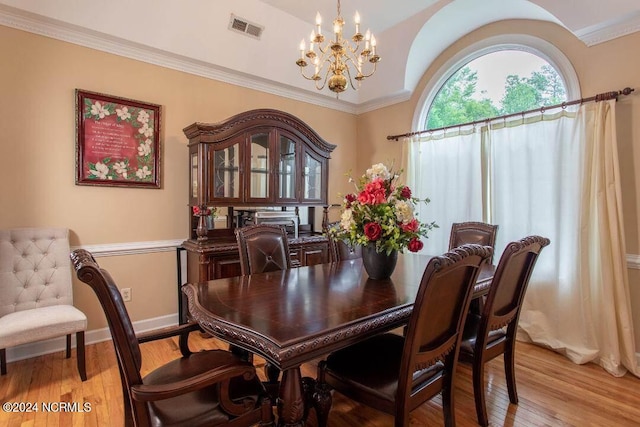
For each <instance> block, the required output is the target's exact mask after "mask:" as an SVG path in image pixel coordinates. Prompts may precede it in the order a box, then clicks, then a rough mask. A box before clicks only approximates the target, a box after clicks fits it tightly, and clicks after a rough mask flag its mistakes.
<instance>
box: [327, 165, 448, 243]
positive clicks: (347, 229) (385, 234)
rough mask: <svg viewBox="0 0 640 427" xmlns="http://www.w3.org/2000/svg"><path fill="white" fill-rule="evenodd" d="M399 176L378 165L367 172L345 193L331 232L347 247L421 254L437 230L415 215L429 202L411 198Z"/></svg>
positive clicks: (351, 179)
mask: <svg viewBox="0 0 640 427" xmlns="http://www.w3.org/2000/svg"><path fill="white" fill-rule="evenodd" d="M399 178H400V173H397V174H396V173H394V172H392V171H390V170H389V169H388V168H387V167H386V166H385V165H384V164H382V163H378V164H375V165H373V166H371V168H369V169H367V171H366V173H365V174H364V175H363V176H362V177H361V178H360V179H359V180H358V181H357V182H356V181H355V180H354V179H353V178H352V177H351V176H349V182H353V183H354V184H355V187H356V191H355V192H354V193H350V194H347V195H346V196H345V197H344V200H343V204H342V215H341V221H340V224H339V226H338V227H337V228H334V229H331V230H330V233H331V235H332V236H334V237H335V238H337V239H341V240H344V241H345V242H347V243H348V244H349V245H352V246H355V245H362V246H367V245H371V244H373V245H375V247H376V251H377V252H386V253H387V254H390V253H391V252H392V251H394V250H395V251H398V252H404V250H405V249H408V250H409V251H411V252H418V251H420V250H421V249H422V248H423V246H424V243H423V242H422V240H421V238H427V235H428V232H429V231H430V230H431V229H433V228H437V227H438V226H437V225H436V224H435V222H431V223H423V222H420V221H419V220H418V218H417V217H416V216H415V215H414V211H415V206H416V204H417V203H421V202H422V203H429V199H424V200H421V199H418V198H416V197H413V195H412V194H411V189H410V188H409V187H407V186H406V185H402V184H399V183H398V179H399Z"/></svg>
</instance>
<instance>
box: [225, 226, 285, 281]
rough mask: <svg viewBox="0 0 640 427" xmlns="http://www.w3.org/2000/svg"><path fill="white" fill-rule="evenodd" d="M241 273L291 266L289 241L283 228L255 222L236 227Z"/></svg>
mask: <svg viewBox="0 0 640 427" xmlns="http://www.w3.org/2000/svg"><path fill="white" fill-rule="evenodd" d="M235 233H236V239H237V241H238V250H239V252H240V271H241V272H242V275H243V276H245V275H247V274H255V273H265V272H269V271H277V270H286V269H288V268H291V254H290V252H289V241H288V240H287V232H286V230H285V229H284V228H282V227H278V226H276V225H269V224H257V225H250V226H247V227H241V228H236V230H235Z"/></svg>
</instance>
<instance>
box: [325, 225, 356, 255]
mask: <svg viewBox="0 0 640 427" xmlns="http://www.w3.org/2000/svg"><path fill="white" fill-rule="evenodd" d="M339 226H340V222H339V221H335V222H330V223H329V224H327V227H326V234H327V237H328V238H329V260H330V261H331V262H338V261H346V260H349V259H358V258H362V247H361V246H350V245H348V244H347V243H345V242H343V241H342V240H339V239H336V238H335V236H334V235H332V233H331V230H332V229H335V228H336V227H339Z"/></svg>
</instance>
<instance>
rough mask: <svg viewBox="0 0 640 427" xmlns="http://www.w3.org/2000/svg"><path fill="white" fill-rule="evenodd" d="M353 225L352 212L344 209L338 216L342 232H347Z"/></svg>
mask: <svg viewBox="0 0 640 427" xmlns="http://www.w3.org/2000/svg"><path fill="white" fill-rule="evenodd" d="M353 224H354V222H353V211H352V210H351V209H345V210H344V212H342V215H341V216H340V226H341V227H342V228H343V229H344V230H346V231H349V230H350V229H351V226H352V225H353Z"/></svg>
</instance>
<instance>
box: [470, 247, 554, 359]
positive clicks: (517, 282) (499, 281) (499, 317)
mask: <svg viewBox="0 0 640 427" xmlns="http://www.w3.org/2000/svg"><path fill="white" fill-rule="evenodd" d="M549 243H550V241H549V239H547V238H546V237H540V236H528V237H525V238H523V239H521V240H519V241H516V242H511V243H509V244H508V245H507V247H506V248H505V250H504V251H503V253H502V256H501V257H500V261H499V262H498V266H497V267H496V271H495V274H494V275H493V280H492V282H491V288H490V289H489V293H488V294H487V299H486V301H485V305H484V310H483V313H482V319H481V321H480V328H479V330H478V335H477V340H476V345H479V346H481V348H482V347H484V342H485V341H486V339H487V336H488V334H489V332H491V331H493V330H496V329H499V328H502V327H504V326H507V325H508V328H509V331H508V334H507V335H514V334H515V332H516V327H517V324H518V317H519V316H520V309H521V308H522V300H523V299H524V295H525V293H526V291H527V286H528V284H529V279H530V278H531V273H532V272H533V267H534V266H535V264H536V261H537V259H538V256H539V255H540V252H541V251H542V248H544V247H545V246H547V245H548V244H549Z"/></svg>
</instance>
